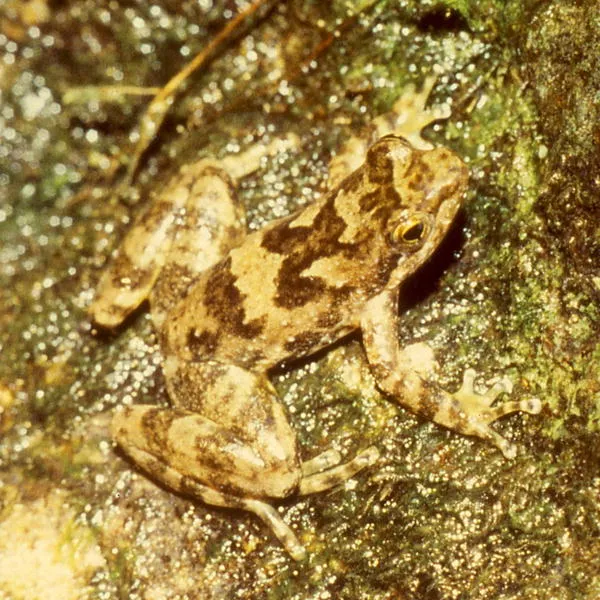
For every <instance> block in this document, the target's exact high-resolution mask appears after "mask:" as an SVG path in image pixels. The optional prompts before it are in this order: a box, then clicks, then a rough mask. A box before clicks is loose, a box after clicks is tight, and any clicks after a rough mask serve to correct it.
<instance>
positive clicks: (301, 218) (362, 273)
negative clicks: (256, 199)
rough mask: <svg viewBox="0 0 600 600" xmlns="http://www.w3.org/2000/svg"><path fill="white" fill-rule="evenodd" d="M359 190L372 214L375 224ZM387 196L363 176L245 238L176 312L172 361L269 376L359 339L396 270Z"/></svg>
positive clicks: (169, 336)
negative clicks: (219, 363)
mask: <svg viewBox="0 0 600 600" xmlns="http://www.w3.org/2000/svg"><path fill="white" fill-rule="evenodd" d="M365 186H366V187H365ZM359 189H360V190H362V191H363V192H364V193H363V196H364V197H365V202H367V201H368V202H369V203H371V204H372V206H371V207H367V208H368V211H367V212H369V214H370V218H369V219H367V220H365V218H364V217H365V215H364V214H361V210H360V209H359V207H358V204H357V200H358V198H357V190H359ZM382 194H383V192H382V191H381V189H380V188H379V187H377V186H369V185H368V184H365V182H364V180H363V177H362V173H361V172H360V171H359V172H357V173H355V174H354V175H353V177H352V178H349V180H347V182H346V184H345V185H344V186H342V187H340V188H339V189H338V190H336V191H335V192H333V193H331V194H328V195H326V196H324V197H323V198H322V199H321V200H320V201H318V202H316V203H314V204H312V205H310V206H308V207H307V208H306V209H304V210H303V211H301V212H299V213H297V214H295V215H291V216H289V217H286V218H284V219H279V220H277V221H274V222H272V223H270V224H269V225H268V226H267V227H265V228H264V229H262V230H261V231H258V232H255V233H253V234H251V235H249V236H247V237H246V239H245V240H244V242H243V243H242V244H241V245H240V246H239V247H237V248H235V249H233V250H232V251H231V252H230V253H229V254H228V256H227V257H225V258H224V259H223V260H222V261H221V262H219V263H218V264H216V265H215V266H213V267H212V268H211V269H209V270H208V271H206V272H205V273H203V274H201V275H200V277H199V279H198V281H197V282H196V283H195V284H194V287H193V288H192V289H191V291H190V293H189V294H188V295H187V296H186V297H185V298H184V299H182V300H181V301H180V302H179V303H178V304H177V305H176V306H175V307H174V309H173V310H172V311H171V313H170V314H169V316H168V318H167V319H166V322H165V326H164V331H163V334H164V335H163V345H164V346H165V348H164V349H165V351H166V353H171V354H176V355H178V356H181V357H182V358H185V359H187V360H203V359H207V358H212V359H216V360H224V361H228V362H235V363H236V364H239V365H244V366H249V367H251V366H258V365H260V366H261V367H269V366H273V365H275V364H277V363H279V362H281V361H282V360H284V359H286V358H288V357H292V356H293V357H301V356H306V355H308V354H311V353H312V352H315V351H316V350H319V349H320V348H323V347H325V346H327V345H329V344H331V343H332V342H334V341H336V340H337V339H339V338H341V337H342V336H344V335H347V334H348V333H350V332H351V331H353V330H354V329H356V328H357V327H358V319H359V315H360V310H361V308H362V306H363V304H364V302H365V301H366V300H367V299H368V297H370V296H371V295H373V294H374V293H376V292H377V291H378V290H379V289H381V287H382V286H383V285H385V282H386V281H387V279H388V277H389V273H390V272H391V270H392V269H393V268H394V266H395V264H396V260H397V256H396V255H394V254H393V253H390V250H389V247H388V246H389V245H388V243H387V241H386V239H385V235H384V233H383V230H384V229H385V227H383V226H382V221H385V220H386V219H387V218H388V216H389V215H388V214H386V210H385V199H384V198H382V197H380V196H382ZM363 208H364V207H363ZM390 210H391V209H390Z"/></svg>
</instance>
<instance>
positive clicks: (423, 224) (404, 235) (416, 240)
mask: <svg viewBox="0 0 600 600" xmlns="http://www.w3.org/2000/svg"><path fill="white" fill-rule="evenodd" d="M428 233H429V221H428V220H427V219H426V218H425V217H424V216H423V215H413V216H411V217H409V218H408V219H406V220H405V221H402V223H399V224H398V225H396V227H395V228H394V229H393V231H392V241H393V242H394V244H402V245H404V246H418V245H419V244H420V243H421V242H422V241H423V240H424V239H425V238H426V237H427V234H428Z"/></svg>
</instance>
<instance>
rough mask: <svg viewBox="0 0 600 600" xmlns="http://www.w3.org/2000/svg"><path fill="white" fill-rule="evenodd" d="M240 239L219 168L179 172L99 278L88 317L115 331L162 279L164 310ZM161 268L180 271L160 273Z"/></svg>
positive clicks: (238, 215) (210, 165)
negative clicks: (187, 280) (165, 306)
mask: <svg viewBox="0 0 600 600" xmlns="http://www.w3.org/2000/svg"><path fill="white" fill-rule="evenodd" d="M244 233H245V225H244V219H243V213H242V212H241V210H240V209H239V204H238V202H237V200H236V198H235V189H234V185H233V181H232V180H231V178H230V177H229V176H228V175H227V173H226V172H225V171H224V170H223V169H221V168H220V167H219V163H216V162H214V161H209V160H201V161H198V162H197V163H194V164H192V165H187V166H186V167H183V168H182V169H181V171H180V172H179V173H178V175H176V176H175V177H174V178H173V179H171V181H170V182H169V183H168V184H167V185H166V186H165V189H164V190H163V191H162V192H161V193H160V194H159V195H158V196H157V197H156V198H155V199H154V200H153V201H152V202H151V203H150V205H149V206H148V207H147V208H146V209H145V210H144V211H143V212H142V214H141V215H140V217H139V218H138V219H137V220H136V222H135V224H134V225H133V227H132V228H131V229H130V230H129V232H128V234H127V235H126V236H125V239H124V240H123V242H122V244H121V246H120V247H119V249H118V251H117V254H116V255H115V257H114V259H113V260H112V262H111V263H110V264H109V266H108V267H107V268H106V269H105V271H104V272H103V273H102V276H101V278H100V282H99V284H98V288H97V291H96V297H95V298H94V301H93V303H92V305H91V306H90V309H89V312H90V315H91V317H92V318H93V320H94V321H95V322H96V323H97V324H99V325H102V326H103V327H108V328H112V327H116V326H118V325H119V324H120V323H122V322H123V320H124V319H125V318H126V317H127V315H129V314H130V313H131V312H132V311H133V310H135V309H136V308H137V307H138V306H139V305H140V304H141V303H142V302H143V301H144V300H145V299H146V298H147V297H148V296H149V294H150V291H151V290H152V289H153V287H154V286H155V283H156V281H157V278H158V277H159V275H161V274H162V275H163V277H162V284H160V283H159V284H157V285H159V287H160V288H161V292H165V290H169V293H164V294H163V293H161V294H160V296H159V297H161V298H162V302H159V303H158V304H159V305H161V304H163V303H164V304H168V303H169V302H170V300H171V298H174V297H175V295H176V294H177V293H178V289H177V287H178V286H181V285H182V282H183V284H185V283H186V276H187V277H188V279H189V278H191V277H193V276H194V275H195V274H197V273H198V272H200V271H202V270H204V269H206V268H208V267H209V266H211V265H212V264H214V263H215V262H217V261H218V260H220V258H222V257H223V256H224V254H226V253H227V252H228V251H229V250H230V249H231V248H232V247H233V246H234V245H236V244H237V243H238V242H239V240H240V239H242V237H243V235H244ZM165 265H169V266H171V267H173V266H180V267H181V268H180V269H173V268H171V269H168V270H167V271H168V272H167V273H164V272H163V271H164V270H165V269H164V267H165ZM173 282H176V283H177V285H176V286H174V289H173V286H171V284H173ZM188 283H189V282H188ZM169 286H171V288H169ZM155 296H156V294H155ZM159 308H160V307H159Z"/></svg>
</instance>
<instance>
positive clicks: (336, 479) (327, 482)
mask: <svg viewBox="0 0 600 600" xmlns="http://www.w3.org/2000/svg"><path fill="white" fill-rule="evenodd" d="M334 452H335V451H332V456H331V458H332V459H333V458H334V456H335V455H334V454H333V453H334ZM324 455H327V453H324V454H321V455H319V456H317V457H316V458H314V459H312V460H311V461H308V465H309V469H307V468H306V464H307V463H304V465H303V466H302V479H301V480H300V486H299V490H298V492H299V493H300V494H301V495H306V494H315V493H317V492H322V491H323V490H328V489H329V488H332V487H335V486H336V485H339V484H340V483H343V482H344V481H346V480H348V479H350V478H351V477H353V476H354V475H356V473H358V472H359V471H362V469H364V468H366V467H370V466H371V465H372V464H374V463H375V462H377V460H378V458H379V450H377V448H375V446H370V447H369V448H367V449H366V450H363V451H362V452H360V453H359V454H357V455H356V456H355V457H354V458H353V459H352V460H350V461H348V462H347V463H343V464H341V465H337V466H333V467H331V468H328V469H326V470H322V471H318V472H315V471H314V470H312V467H313V463H314V461H316V460H319V459H320V458H321V457H323V456H324ZM324 462H325V461H324ZM336 462H337V461H336ZM327 466H329V465H327ZM307 470H308V472H309V474H308V475H307V474H306V473H307Z"/></svg>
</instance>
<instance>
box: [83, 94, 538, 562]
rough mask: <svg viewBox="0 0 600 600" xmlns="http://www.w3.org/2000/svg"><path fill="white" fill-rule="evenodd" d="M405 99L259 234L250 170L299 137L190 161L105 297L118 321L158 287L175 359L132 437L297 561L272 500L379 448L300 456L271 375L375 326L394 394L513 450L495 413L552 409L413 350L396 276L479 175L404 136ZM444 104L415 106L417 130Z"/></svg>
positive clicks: (136, 238)
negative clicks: (450, 378)
mask: <svg viewBox="0 0 600 600" xmlns="http://www.w3.org/2000/svg"><path fill="white" fill-rule="evenodd" d="M405 106H406V102H402V101H401V102H399V103H398V104H397V106H396V109H395V110H394V111H393V112H392V113H389V114H387V115H384V116H382V117H379V118H378V119H377V120H376V121H375V123H374V124H373V126H372V127H371V128H370V130H369V131H368V132H367V135H366V137H364V138H352V139H351V140H350V141H349V142H348V143H347V144H346V146H345V147H344V149H343V150H342V152H340V154H339V155H338V157H337V158H336V159H335V161H334V162H333V164H332V168H331V175H330V191H329V192H328V193H326V194H324V195H323V196H322V197H321V198H320V199H319V200H317V201H316V202H314V203H312V204H310V205H308V206H307V207H306V208H304V209H303V210H301V211H299V212H297V213H295V214H292V215H290V216H287V217H284V218H282V219H278V220H275V221H272V222H271V223H269V224H268V225H267V226H266V227H265V228H264V229H262V230H260V231H257V232H254V233H250V234H247V233H246V231H245V226H244V217H243V212H242V210H241V208H240V205H239V203H238V202H237V200H236V192H235V184H236V181H237V180H238V179H239V178H240V177H243V176H245V175H246V174H248V173H249V172H251V171H253V170H255V169H256V168H257V166H258V164H259V160H260V158H261V157H262V156H264V155H268V154H272V153H274V152H277V151H279V150H281V149H282V148H285V147H288V146H289V145H290V143H291V138H288V139H286V140H279V141H275V142H273V143H272V144H269V145H262V146H257V147H254V148H252V149H250V150H249V151H248V152H246V153H243V154H240V155H236V156H229V157H227V158H225V159H223V160H221V161H211V160H201V161H199V162H198V163H196V164H194V165H190V166H187V167H184V168H183V169H182V171H181V173H180V175H179V176H178V177H176V178H175V180H173V181H172V183H171V184H170V185H168V186H167V187H166V189H165V190H164V191H163V192H162V193H161V194H159V195H158V196H157V198H156V199H155V201H154V202H153V203H152V204H151V205H150V206H149V207H148V209H147V210H146V212H145V213H143V214H142V216H141V217H140V219H139V220H138V221H137V223H136V224H135V226H134V227H133V228H132V230H131V231H130V233H129V234H128V236H127V237H126V238H125V240H124V242H123V244H122V246H121V249H120V251H119V253H118V254H117V255H116V257H115V259H114V261H113V262H112V264H111V265H110V267H109V268H108V269H107V270H106V271H105V272H104V274H103V275H102V278H101V281H100V284H99V287H98V292H97V295H96V298H95V300H94V302H93V304H92V306H91V308H90V314H91V316H92V318H93V320H94V321H95V322H96V323H97V324H99V325H101V326H104V327H108V328H112V327H115V326H117V325H119V324H120V323H121V322H122V321H123V320H124V318H125V317H126V316H127V315H128V314H129V313H130V312H131V311H132V310H133V309H135V308H136V307H137V306H138V305H139V304H140V303H141V302H142V301H143V300H144V299H145V298H149V300H150V307H151V314H152V319H153V322H154V325H155V327H156V330H157V334H158V337H159V341H160V345H161V349H162V353H163V355H164V365H163V370H164V375H165V379H166V382H167V388H168V393H169V396H170V399H171V403H172V406H171V408H159V407H156V406H153V405H136V406H132V407H128V408H126V409H125V410H122V411H120V412H117V413H116V414H115V415H114V418H113V425H112V428H113V434H114V437H115V439H116V441H117V442H118V444H119V445H120V446H121V447H122V448H123V449H124V451H125V452H126V453H127V454H128V455H129V456H130V457H131V458H132V459H133V461H135V463H136V464H137V465H139V466H140V467H141V468H142V469H144V470H145V471H146V472H147V473H149V474H150V475H151V476H152V477H154V478H155V479H156V480H158V481H161V482H162V483H164V484H166V485H168V486H169V487H171V488H172V489H174V490H178V491H180V492H183V493H185V494H188V495H191V496H193V497H196V498H201V499H202V500H204V501H205V502H207V503H209V504H213V505H217V506H226V507H236V508H242V509H245V510H248V511H251V512H253V513H255V514H256V515H258V516H259V517H260V518H261V519H262V520H263V521H264V522H265V523H267V524H268V525H269V526H270V527H271V529H272V530H273V532H274V533H275V535H276V536H277V537H278V538H279V539H280V540H281V542H282V543H283V545H284V546H285V547H286V549H287V550H288V551H289V553H290V554H291V555H292V556H293V557H294V558H296V559H301V558H303V557H304V556H305V549H304V548H303V546H302V545H301V544H300V542H299V541H298V539H297V538H296V536H295V534H294V533H293V532H292V530H291V529H290V527H289V526H288V525H287V524H286V523H285V522H284V521H283V519H282V518H281V516H280V515H279V514H278V512H277V511H276V510H275V509H274V508H273V507H272V506H271V504H270V503H269V502H270V501H271V500H276V499H279V498H285V497H287V496H290V495H291V494H312V493H315V492H319V491H321V490H325V489H328V488H330V487H332V486H335V485H337V484H339V483H341V482H343V481H345V480H346V479H348V478H349V477H352V476H353V475H354V474H355V473H357V472H358V471H359V470H361V469H363V468H364V467H367V466H369V465H372V464H373V463H374V462H375V461H376V460H377V458H378V451H377V449H376V448H374V447H369V448H366V449H364V450H363V451H361V452H360V453H359V454H358V455H357V456H356V457H355V458H353V459H352V460H350V461H349V462H346V463H344V464H340V463H341V456H340V455H339V453H338V452H337V451H334V450H329V451H325V452H324V453H322V454H320V455H318V456H316V457H313V458H310V459H308V460H306V461H302V460H301V458H300V455H299V452H298V448H297V443H296V436H295V433H294V431H293V429H292V428H291V426H290V424H289V422H288V418H287V416H286V413H285V410H284V408H283V406H282V405H281V403H280V401H279V399H278V397H277V394H276V392H275V389H274V388H273V386H272V384H271V382H270V381H269V377H268V375H269V372H270V371H271V370H272V369H273V368H274V367H276V366H277V365H280V364H281V363H282V362H284V361H287V360H288V359H291V358H300V357H304V356H309V355H311V354H313V353H314V352H316V351H318V350H320V349H322V348H325V347H327V346H328V345H330V344H332V343H333V342H335V341H337V340H339V339H340V338H342V337H344V336H346V335H348V334H349V333H351V332H353V331H356V330H360V331H361V332H362V339H363V344H364V347H365V350H366V355H367V358H368V361H369V363H370V366H371V369H372V372H373V374H374V376H375V378H376V380H377V383H378V385H379V387H380V389H381V390H382V391H384V392H385V393H386V394H388V395H389V396H390V397H391V398H393V399H395V400H396V401H398V402H399V403H400V404H402V405H403V406H405V407H407V408H409V409H410V410H412V411H414V412H416V413H418V414H421V415H424V416H426V417H427V418H429V419H431V420H433V421H435V422H436V423H439V424H440V425H443V426H445V427H449V428H450V429H453V430H454V431H457V432H460V433H463V434H467V435H474V436H478V437H480V438H483V439H486V440H490V441H491V442H492V443H494V444H495V445H496V446H498V447H499V448H500V449H501V450H502V452H504V454H505V455H506V456H513V455H514V449H513V447H512V446H511V445H510V444H509V443H508V442H507V441H506V440H505V439H503V438H502V437H501V436H500V435H499V434H498V433H496V432H495V431H494V430H493V429H491V427H490V423H492V422H493V421H494V420H496V419H498V418H499V417H501V416H503V415H505V414H507V413H511V412H515V411H525V412H529V413H536V412H539V410H540V404H539V402H538V401H537V400H530V401H521V402H509V403H504V404H501V405H499V406H497V407H494V408H492V407H491V404H492V402H493V401H494V400H495V398H496V397H497V396H498V394H499V393H501V392H503V391H509V386H508V384H507V383H506V382H504V381H502V382H500V383H499V384H496V386H494V387H493V388H492V389H491V390H490V391H488V392H487V393H485V394H483V395H479V394H476V393H475V392H474V391H473V386H472V383H473V372H472V371H471V370H468V371H467V372H466V373H465V380H464V383H463V386H462V388H461V389H460V390H459V391H458V392H455V393H450V392H447V391H445V390H444V389H442V388H441V387H439V386H438V385H437V384H436V383H435V382H434V381H433V379H432V378H431V375H430V373H428V372H427V371H426V369H423V368H422V366H419V361H416V360H415V359H414V356H415V352H416V351H417V350H418V351H420V353H421V356H423V354H424V355H425V357H426V361H425V362H433V358H432V356H431V351H430V350H429V349H428V347H427V346H425V345H424V344H420V345H419V346H418V347H416V346H411V347H409V348H404V349H403V348H401V347H400V345H399V343H398V338H397V334H396V332H397V322H398V316H397V299H398V292H399V288H400V286H401V285H402V283H403V281H405V280H406V278H407V277H408V276H409V275H411V274H413V273H414V272H415V271H416V270H417V269H418V268H419V267H420V266H421V265H422V264H423V263H424V262H425V261H426V260H427V259H428V258H429V257H430V256H431V254H432V253H433V252H434V250H435V249H436V248H437V246H438V245H439V243H440V241H441V240H442V238H443V237H444V236H445V234H446V232H447V231H448V229H449V227H450V225H451V223H452V221H453V219H454V217H455V215H456V213H457V211H458V210H459V208H460V206H461V201H462V198H463V194H464V192H465V189H466V187H467V182H468V170H467V168H466V166H465V164H464V163H463V162H462V160H461V159H460V158H458V157H457V156H456V155H455V154H454V153H452V152H451V151H450V150H448V149H446V148H436V149H417V148H416V147H415V145H414V144H412V143H410V142H409V141H407V139H405V138H403V137H400V135H399V134H400V133H403V134H406V131H407V130H406V125H403V124H402V121H403V119H402V114H401V109H402V108H403V107H405ZM435 116H439V114H438V115H435V114H434V115H433V117H432V116H431V115H429V116H428V117H427V118H425V119H421V120H418V119H417V122H418V125H417V129H419V130H420V128H421V127H422V126H423V125H424V124H426V123H427V122H428V121H430V120H431V119H432V118H434V117H435ZM413 134H414V130H413ZM413 141H414V143H415V144H418V145H423V144H420V143H419V139H418V138H415V137H414V136H413ZM421 362H422V361H421Z"/></svg>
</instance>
